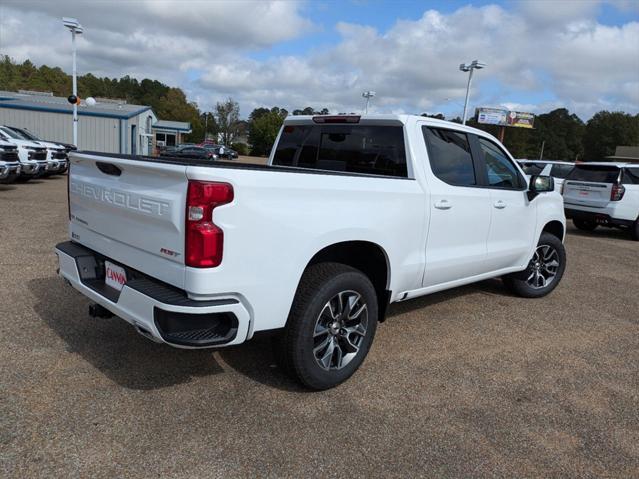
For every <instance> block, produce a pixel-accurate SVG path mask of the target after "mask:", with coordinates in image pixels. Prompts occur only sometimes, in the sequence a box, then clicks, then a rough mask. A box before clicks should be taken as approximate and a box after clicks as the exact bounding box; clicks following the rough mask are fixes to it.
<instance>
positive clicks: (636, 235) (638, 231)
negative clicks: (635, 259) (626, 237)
mask: <svg viewBox="0 0 639 479" xmlns="http://www.w3.org/2000/svg"><path fill="white" fill-rule="evenodd" d="M630 235H631V236H632V239H633V240H635V241H639V218H637V220H636V221H635V224H634V225H632V226H631V227H630Z"/></svg>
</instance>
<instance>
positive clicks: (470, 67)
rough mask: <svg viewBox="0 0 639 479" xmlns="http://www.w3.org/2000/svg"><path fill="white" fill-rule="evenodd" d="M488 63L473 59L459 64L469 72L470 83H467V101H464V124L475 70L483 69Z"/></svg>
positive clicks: (463, 123) (460, 67) (463, 69)
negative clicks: (467, 62)
mask: <svg viewBox="0 0 639 479" xmlns="http://www.w3.org/2000/svg"><path fill="white" fill-rule="evenodd" d="M485 66H486V64H485V63H484V62H480V61H479V60H473V61H472V62H471V63H469V64H465V63H462V64H461V65H459V69H460V70H461V71H463V72H468V85H466V101H465V102H464V117H463V118H462V125H465V124H466V112H467V111H468V95H469V94H470V82H471V80H472V79H473V70H481V69H482V68H484V67H485Z"/></svg>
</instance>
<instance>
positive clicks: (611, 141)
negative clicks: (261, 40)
mask: <svg viewBox="0 0 639 479" xmlns="http://www.w3.org/2000/svg"><path fill="white" fill-rule="evenodd" d="M0 88H2V89H5V90H13V91H17V90H36V91H47V92H52V93H53V94H54V95H57V96H67V95H69V93H70V92H71V76H70V75H67V74H66V73H65V72H64V71H63V70H62V69H61V68H59V67H55V68H52V67H48V66H46V65H41V66H40V67H37V66H36V65H34V64H33V63H32V62H30V61H29V60H25V61H24V62H22V63H17V62H14V61H13V60H11V58H9V57H8V56H3V57H1V58H0ZM78 94H79V96H80V97H81V98H87V97H89V96H93V97H104V98H118V99H123V100H126V101H127V102H128V103H133V104H141V105H148V106H150V107H151V108H152V109H153V111H154V112H155V114H156V115H157V116H158V118H161V119H167V120H176V121H186V122H189V123H190V124H191V128H192V133H191V134H190V135H188V136H187V137H186V138H185V140H186V141H188V142H200V141H202V139H204V138H205V137H212V138H220V141H221V142H222V143H224V144H225V145H231V146H232V147H235V148H236V149H237V150H238V151H239V152H240V153H241V154H248V153H249V146H248V145H250V153H251V154H254V155H266V154H268V152H269V151H270V149H271V146H272V145H273V143H274V142H275V139H276V137H277V133H278V131H279V128H280V126H281V125H282V122H283V121H284V118H286V117H287V116H288V115H289V113H290V114H292V115H325V114H328V113H329V110H328V109H327V108H322V109H320V110H316V109H314V108H312V107H305V108H301V109H294V110H293V111H292V112H289V111H288V110H286V109H285V108H281V107H278V106H274V107H272V108H266V107H259V108H255V109H254V110H253V111H252V112H251V113H250V115H249V116H248V120H242V119H240V107H239V104H238V103H237V102H236V101H235V100H233V99H232V98H228V99H227V100H225V101H222V102H218V103H217V104H216V105H215V107H214V108H213V110H212V111H201V110H200V109H199V107H198V105H197V104H196V103H194V102H190V101H188V99H187V97H186V95H185V94H184V92H183V91H182V90H181V89H180V88H174V87H170V86H168V85H165V84H164V83H162V82H159V81H157V80H150V79H147V78H145V79H143V80H139V81H138V80H137V79H135V78H131V77H129V76H124V77H122V78H119V79H118V78H108V77H103V78H99V77H96V76H94V75H92V74H90V73H88V74H86V75H81V76H79V77H78ZM422 115H423V116H430V117H434V118H440V119H445V118H444V116H443V115H442V114H441V113H438V114H434V115H433V114H427V113H423V114H422ZM451 121H454V122H458V123H461V119H460V118H453V119H451ZM467 124H468V125H469V126H473V127H476V128H479V129H481V130H484V131H487V132H489V133H491V134H493V135H495V136H497V135H498V129H499V128H498V127H496V126H493V125H482V124H478V123H477V122H476V120H475V119H474V118H471V119H470V120H468V121H467ZM534 126H535V127H534V129H532V130H529V129H526V128H507V129H506V134H505V139H504V144H505V145H506V147H507V148H508V149H509V151H510V152H511V153H512V154H513V155H514V156H515V157H518V158H539V156H540V154H541V150H542V145H543V157H544V158H546V159H552V160H567V161H575V160H585V161H592V160H599V159H603V158H604V157H606V156H608V155H612V154H614V152H615V147H616V146H618V145H635V146H636V145H639V114H637V115H631V114H628V113H624V112H609V111H600V112H597V113H596V114H595V115H594V116H593V117H592V118H590V119H589V120H588V121H587V122H584V121H582V120H581V119H580V118H579V117H578V116H577V115H575V114H574V113H570V112H569V111H568V110H567V109H565V108H558V109H556V110H553V111H550V112H548V113H543V114H540V115H537V116H536V117H535V124H534ZM244 142H246V143H248V144H245V143H244Z"/></svg>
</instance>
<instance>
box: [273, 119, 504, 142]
mask: <svg viewBox="0 0 639 479" xmlns="http://www.w3.org/2000/svg"><path fill="white" fill-rule="evenodd" d="M339 118H343V119H344V121H343V122H341V121H339V120H338V119H339ZM347 118H353V119H354V118H357V120H356V121H347V120H346V119H347ZM321 119H329V121H328V122H326V123H331V124H339V123H343V124H373V123H377V124H385V123H386V124H392V123H401V124H403V125H406V124H408V123H411V122H414V121H418V120H419V121H422V122H424V123H426V124H427V125H432V126H437V127H439V128H448V129H453V130H458V131H464V132H467V133H474V134H476V135H480V136H485V137H488V138H492V139H496V138H495V137H494V136H493V135H491V134H490V133H487V132H485V131H483V130H479V129H477V128H473V127H471V126H467V125H462V124H461V123H455V122H452V121H447V120H438V119H436V118H430V117H427V116H421V115H404V114H363V115H358V114H356V113H347V114H340V115H289V116H287V117H286V119H285V120H284V123H285V124H287V125H290V124H299V123H303V124H306V123H318V124H322V123H324V122H323V121H322V120H321Z"/></svg>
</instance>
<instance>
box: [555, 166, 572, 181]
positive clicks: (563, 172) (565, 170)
mask: <svg viewBox="0 0 639 479" xmlns="http://www.w3.org/2000/svg"><path fill="white" fill-rule="evenodd" d="M573 168H574V166H573V165H552V168H551V170H550V176H554V177H555V178H560V179H564V178H566V177H567V176H568V175H569V174H570V172H571V171H572V169H573Z"/></svg>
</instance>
